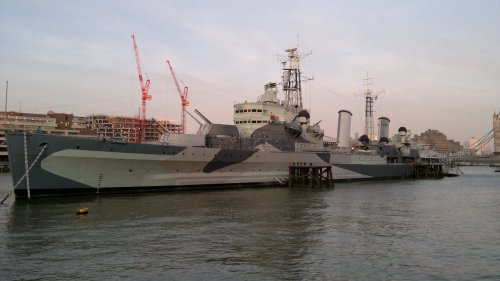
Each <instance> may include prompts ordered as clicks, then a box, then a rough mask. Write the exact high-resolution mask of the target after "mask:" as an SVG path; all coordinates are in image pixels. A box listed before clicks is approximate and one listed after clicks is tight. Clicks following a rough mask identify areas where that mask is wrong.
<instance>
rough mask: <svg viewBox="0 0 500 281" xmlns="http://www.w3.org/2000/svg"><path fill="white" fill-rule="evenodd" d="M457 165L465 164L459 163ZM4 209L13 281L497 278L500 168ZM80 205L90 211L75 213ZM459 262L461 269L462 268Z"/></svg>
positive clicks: (1, 258)
mask: <svg viewBox="0 0 500 281" xmlns="http://www.w3.org/2000/svg"><path fill="white" fill-rule="evenodd" d="M464 169H465V170H464ZM462 170H464V172H466V173H467V175H466V176H462V177H458V178H445V179H442V180H405V181H389V182H362V183H345V184H337V185H336V187H335V188H334V189H308V188H291V189H289V188H263V189H261V188H254V189H252V188H249V189H238V190H236V189H235V190H218V191H200V192H176V193H150V194H133V195H118V196H117V195H113V196H89V197H77V198H71V197H58V198H40V199H37V200H32V201H31V202H28V201H21V200H18V201H15V202H14V201H11V202H10V204H9V205H8V206H0V251H1V252H2V253H3V254H2V255H0V273H1V276H5V277H7V280H11V279H37V278H43V279H48V280H53V279H54V280H57V279H80V280H103V279H111V280H117V279H133V278H134V279H141V280H157V279H183V280H184V279H195V280H200V279H201V280H206V279H217V280H221V279H226V280H234V279H244V280H275V279H285V280H297V279H307V280H325V279H366V280H387V279H392V280H433V279H463V280H472V279H480V278H484V279H492V280H494V279H500V267H499V266H498V265H499V264H500V246H499V243H498V237H499V236H498V233H500V220H499V219H498V218H500V175H498V173H496V174H495V173H492V171H493V170H492V169H489V168H487V167H473V168H463V169H462ZM79 207H88V208H89V210H90V212H89V214H88V215H76V214H75V210H76V208H79ZM458 265H460V266H458Z"/></svg>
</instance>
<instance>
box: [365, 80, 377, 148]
mask: <svg viewBox="0 0 500 281" xmlns="http://www.w3.org/2000/svg"><path fill="white" fill-rule="evenodd" d="M371 84H372V78H371V77H369V76H368V72H367V73H366V78H365V79H363V86H365V100H366V103H365V135H367V136H368V138H369V139H370V140H375V133H374V129H373V95H372V94H373V91H372V89H370V86H371Z"/></svg>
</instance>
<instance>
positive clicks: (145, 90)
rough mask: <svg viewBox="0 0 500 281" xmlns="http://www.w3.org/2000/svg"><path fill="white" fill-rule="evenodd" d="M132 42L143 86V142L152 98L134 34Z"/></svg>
mask: <svg viewBox="0 0 500 281" xmlns="http://www.w3.org/2000/svg"><path fill="white" fill-rule="evenodd" d="M132 42H133V44H134V53H135V62H136V64H137V72H138V73H139V84H140V87H141V93H142V94H141V100H142V107H141V112H142V116H141V130H140V135H139V139H138V142H143V141H145V139H146V100H148V101H150V100H151V95H150V94H149V84H150V81H149V78H148V79H147V80H146V81H144V79H143V77H142V67H141V60H140V58H139V50H138V49H137V43H136V42H135V36H134V34H132Z"/></svg>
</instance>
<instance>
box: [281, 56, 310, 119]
mask: <svg viewBox="0 0 500 281" xmlns="http://www.w3.org/2000/svg"><path fill="white" fill-rule="evenodd" d="M286 52H287V53H288V54H287V57H286V58H285V59H282V60H281V63H282V65H283V76H282V77H281V78H282V85H283V93H284V94H285V100H286V104H285V106H286V108H287V110H288V111H290V112H293V113H298V112H299V111H301V110H302V109H303V104H302V84H301V83H302V76H301V75H302V73H301V71H300V59H301V58H303V57H305V56H308V55H310V54H311V53H308V54H305V55H300V54H299V52H298V50H297V48H292V49H288V50H286Z"/></svg>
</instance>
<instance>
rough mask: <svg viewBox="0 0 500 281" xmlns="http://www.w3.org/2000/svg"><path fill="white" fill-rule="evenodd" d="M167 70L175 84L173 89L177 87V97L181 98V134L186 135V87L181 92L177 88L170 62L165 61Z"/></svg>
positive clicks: (177, 83) (177, 84) (187, 102)
mask: <svg viewBox="0 0 500 281" xmlns="http://www.w3.org/2000/svg"><path fill="white" fill-rule="evenodd" d="M167 64H168V68H169V69H170V73H172V78H173V79H174V82H175V87H177V92H179V96H180V98H181V107H182V132H181V133H182V134H184V133H186V107H188V106H189V101H188V100H187V95H188V87H186V86H185V87H184V91H181V87H180V86H179V82H177V77H175V72H174V69H173V68H172V65H171V64H170V61H168V60H167Z"/></svg>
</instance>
